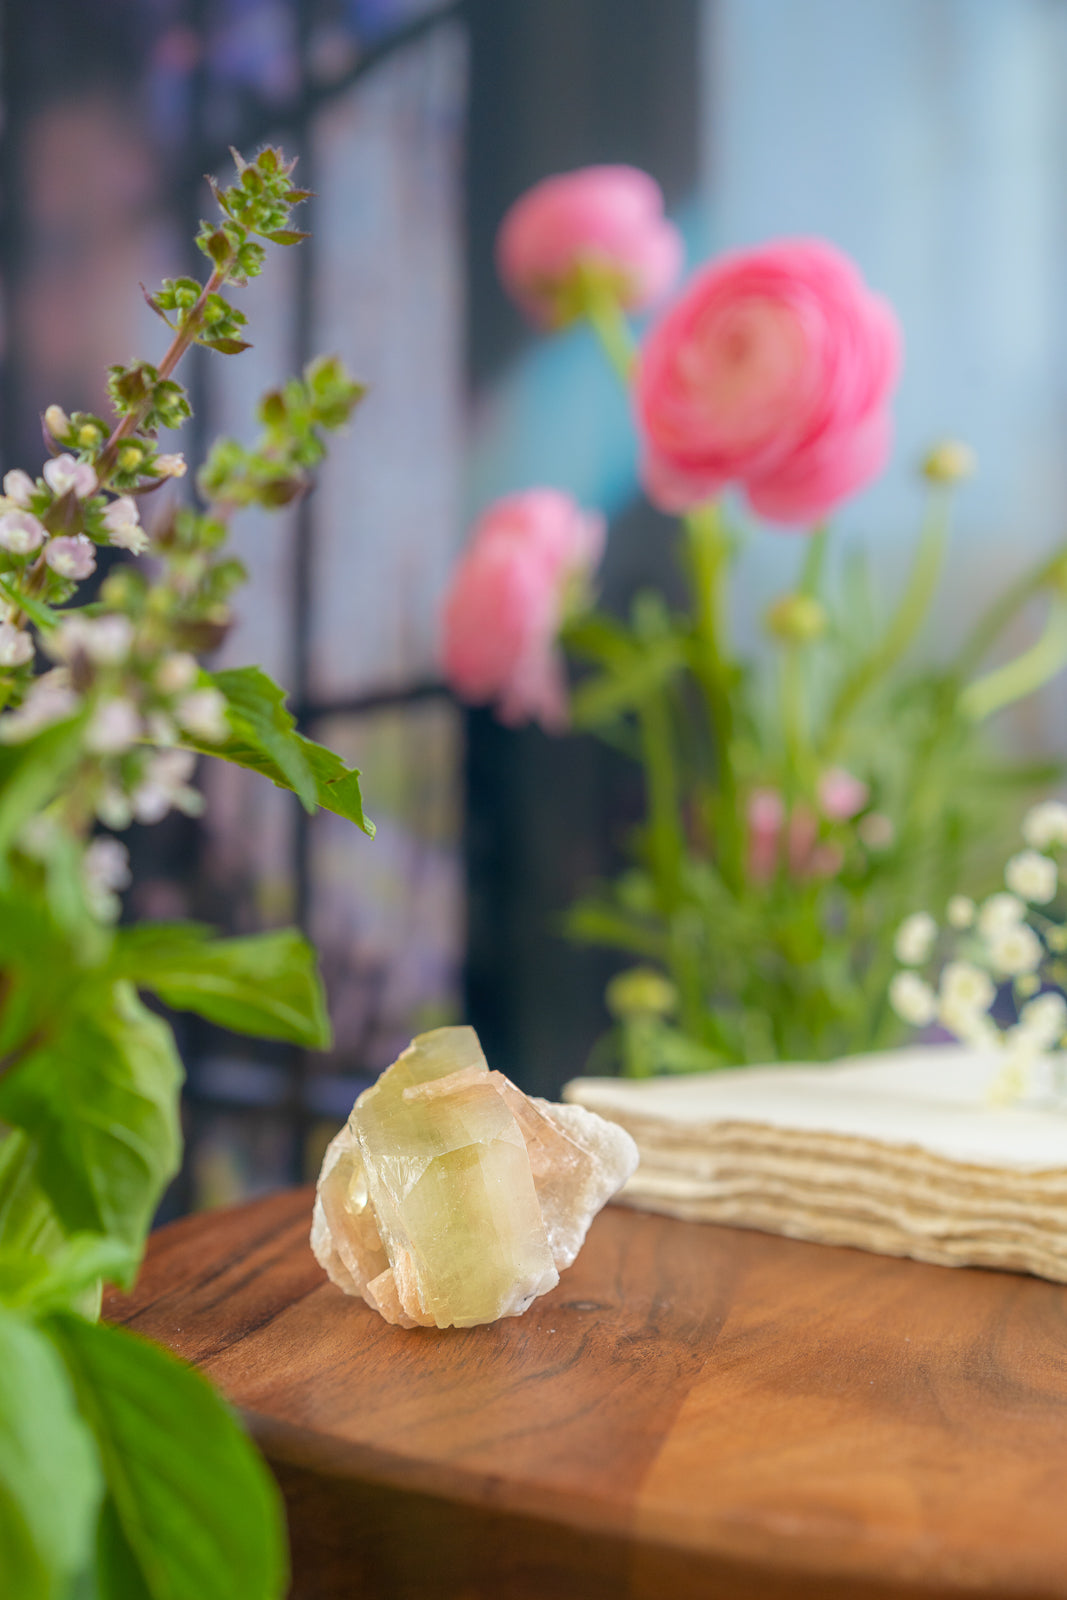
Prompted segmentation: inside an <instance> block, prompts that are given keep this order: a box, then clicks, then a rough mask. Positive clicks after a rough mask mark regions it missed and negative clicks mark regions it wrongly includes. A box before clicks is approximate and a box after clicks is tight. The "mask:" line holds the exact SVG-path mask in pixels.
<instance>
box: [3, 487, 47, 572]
mask: <svg viewBox="0 0 1067 1600" xmlns="http://www.w3.org/2000/svg"><path fill="white" fill-rule="evenodd" d="M9 476H10V474H9ZM44 541H45V529H44V526H43V524H42V523H40V522H38V520H37V518H36V517H35V516H34V515H33V513H32V511H8V512H5V514H4V515H3V516H2V517H0V547H2V548H3V549H5V550H9V551H10V552H11V554H12V555H13V556H28V555H32V554H33V552H34V551H35V550H39V549H40V548H41V546H42V545H43V544H44Z"/></svg>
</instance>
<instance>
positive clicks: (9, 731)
mask: <svg viewBox="0 0 1067 1600" xmlns="http://www.w3.org/2000/svg"><path fill="white" fill-rule="evenodd" d="M80 706H81V699H80V697H79V696H78V695H77V694H75V692H74V690H73V689H72V688H71V685H70V676H69V674H68V672H67V670H66V668H65V667H54V668H53V669H52V671H51V672H45V673H42V675H41V677H39V678H37V679H35V680H34V682H33V684H32V686H31V688H30V690H29V692H28V693H27V695H26V698H25V700H24V701H23V702H22V704H21V705H20V706H19V708H18V710H17V711H12V712H9V713H8V715H7V716H5V717H0V740H2V741H3V742H4V743H5V744H16V743H18V742H19V741H20V740H22V739H29V738H31V737H32V736H33V735H34V734H35V733H40V731H41V729H42V728H48V727H51V725H52V723H54V722H62V721H63V720H64V719H65V718H66V717H72V716H73V715H74V713H75V712H76V711H77V710H78V709H79V708H80Z"/></svg>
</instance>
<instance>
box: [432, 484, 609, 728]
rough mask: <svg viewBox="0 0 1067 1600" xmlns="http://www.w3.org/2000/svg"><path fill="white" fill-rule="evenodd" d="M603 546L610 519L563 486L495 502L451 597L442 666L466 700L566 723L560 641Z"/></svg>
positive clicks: (508, 713)
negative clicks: (575, 589)
mask: <svg viewBox="0 0 1067 1600" xmlns="http://www.w3.org/2000/svg"><path fill="white" fill-rule="evenodd" d="M603 547H604V521H603V518H602V517H600V516H599V515H597V514H595V513H589V512H585V511H583V510H582V509H581V507H580V506H578V505H577V503H576V502H575V501H574V500H572V499H571V498H570V496H569V495H565V494H561V493H560V492H559V491H557V490H555V489H530V490H527V491H526V492H525V493H521V494H514V495H509V496H507V497H506V498H505V499H503V500H498V501H497V502H496V503H495V504H494V505H492V506H490V507H489V509H488V511H486V512H485V514H484V515H483V516H482V517H481V519H480V520H479V522H478V523H477V525H476V526H475V529H474V533H473V535H472V538H471V541H470V544H469V545H468V547H467V550H466V552H465V553H464V555H463V557H462V558H461V560H460V562H459V565H458V567H457V568H456V571H455V573H454V575H453V578H452V583H451V585H450V587H449V591H448V594H447V596H446V599H445V606H444V619H443V620H444V627H443V640H442V651H441V659H442V667H443V671H444V674H445V677H446V679H447V681H448V683H449V684H450V685H451V687H452V688H453V689H454V690H455V692H456V694H458V695H459V696H460V698H461V699H463V700H466V701H469V702H470V703H472V704H475V705H481V704H484V703H486V702H493V703H495V704H496V708H497V712H498V714H499V716H500V718H501V720H502V721H503V722H508V723H512V724H517V723H522V722H528V721H530V720H536V721H538V722H540V723H541V725H542V727H544V728H546V729H548V730H550V731H556V730H558V729H561V728H563V727H565V726H566V723H567V692H566V684H565V680H564V673H563V663H562V659H561V656H560V652H559V649H558V646H557V643H556V640H557V636H558V633H559V628H560V624H561V622H562V620H563V616H564V612H565V608H566V602H567V597H568V593H569V591H570V590H571V588H572V586H573V585H578V584H581V583H583V582H584V581H585V580H586V579H587V578H588V575H589V574H590V573H591V572H592V570H593V569H594V567H595V566H596V564H597V562H598V561H599V559H600V556H601V553H602V551H603Z"/></svg>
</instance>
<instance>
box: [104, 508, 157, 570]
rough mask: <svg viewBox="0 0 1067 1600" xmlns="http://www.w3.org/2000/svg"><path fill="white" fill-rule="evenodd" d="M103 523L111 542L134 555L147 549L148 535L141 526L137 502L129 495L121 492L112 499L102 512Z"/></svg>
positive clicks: (138, 554) (139, 554)
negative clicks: (115, 498) (116, 497)
mask: <svg viewBox="0 0 1067 1600" xmlns="http://www.w3.org/2000/svg"><path fill="white" fill-rule="evenodd" d="M103 523H104V527H105V528H106V529H107V533H108V538H109V539H110V540H111V543H112V544H114V545H118V547H119V549H120V550H129V551H130V552H131V554H133V555H135V556H142V555H144V553H145V551H146V550H147V549H148V535H147V533H145V531H144V529H143V528H142V527H141V520H140V517H139V515H138V512H137V502H136V500H134V499H133V498H132V497H131V496H130V495H128V494H123V495H120V496H119V497H118V499H117V500H112V502H111V504H110V505H109V506H108V508H107V510H106V511H105V512H104V516H103Z"/></svg>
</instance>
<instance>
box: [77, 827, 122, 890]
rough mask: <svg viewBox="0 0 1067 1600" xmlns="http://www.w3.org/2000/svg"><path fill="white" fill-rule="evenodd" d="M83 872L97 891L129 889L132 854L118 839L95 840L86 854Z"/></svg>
mask: <svg viewBox="0 0 1067 1600" xmlns="http://www.w3.org/2000/svg"><path fill="white" fill-rule="evenodd" d="M82 870H83V872H84V874H85V878H86V881H87V882H88V883H90V884H92V886H93V887H94V888H95V889H128V888H129V886H130V881H131V877H130V852H129V851H128V850H127V848H126V846H125V845H124V844H122V843H121V841H120V840H118V839H111V838H100V839H94V840H93V842H92V843H91V844H90V846H89V848H88V849H87V850H86V852H85V860H84V861H83V862H82Z"/></svg>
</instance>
